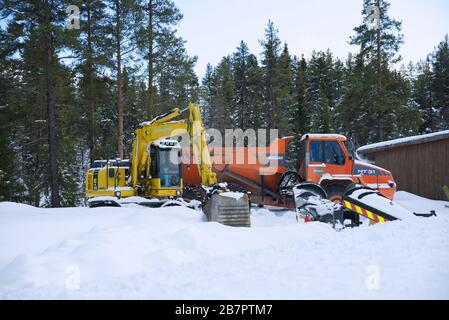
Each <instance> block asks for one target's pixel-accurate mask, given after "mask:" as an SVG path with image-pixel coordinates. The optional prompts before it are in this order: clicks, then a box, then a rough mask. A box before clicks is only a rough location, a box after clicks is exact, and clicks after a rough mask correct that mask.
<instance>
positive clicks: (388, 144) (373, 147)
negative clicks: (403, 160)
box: [357, 130, 449, 154]
mask: <svg viewBox="0 0 449 320" xmlns="http://www.w3.org/2000/svg"><path fill="white" fill-rule="evenodd" d="M446 138H449V130H446V131H440V132H435V133H430V134H424V135H419V136H412V137H406V138H400V139H395V140H389V141H384V142H379V143H374V144H369V145H366V146H363V147H360V148H359V149H357V153H361V154H364V153H372V152H377V151H383V150H388V149H392V148H395V147H399V146H405V145H413V144H420V143H425V142H430V141H437V140H441V139H446Z"/></svg>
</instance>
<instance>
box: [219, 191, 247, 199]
mask: <svg viewBox="0 0 449 320" xmlns="http://www.w3.org/2000/svg"><path fill="white" fill-rule="evenodd" d="M220 195H221V196H223V197H226V198H233V199H236V200H240V199H241V198H242V197H243V196H244V195H245V194H244V193H241V192H222V193H220Z"/></svg>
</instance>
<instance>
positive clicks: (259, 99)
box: [247, 54, 265, 130]
mask: <svg viewBox="0 0 449 320" xmlns="http://www.w3.org/2000/svg"><path fill="white" fill-rule="evenodd" d="M247 74H248V76H247V86H248V107H249V108H248V109H249V110H247V112H248V113H249V116H248V126H247V127H248V128H253V129H255V130H256V129H259V128H263V126H264V123H265V122H264V121H265V117H264V115H263V112H262V110H263V94H262V90H263V82H262V69H261V67H260V66H259V62H258V61H257V57H256V56H255V55H254V54H249V55H248V59H247Z"/></svg>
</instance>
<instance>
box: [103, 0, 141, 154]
mask: <svg viewBox="0 0 449 320" xmlns="http://www.w3.org/2000/svg"><path fill="white" fill-rule="evenodd" d="M108 13H109V17H108V20H109V24H110V26H111V27H112V30H111V31H112V39H111V40H112V46H113V48H114V58H113V59H114V69H115V72H116V86H117V90H116V91H117V92H116V94H117V102H116V103H117V155H118V157H119V158H121V159H123V157H124V142H123V139H124V130H123V129H124V128H123V122H124V120H123V116H124V112H125V111H124V108H125V105H124V100H125V98H124V94H123V67H124V66H126V64H127V62H128V60H129V59H130V57H129V56H130V54H131V53H132V52H133V51H134V50H135V48H136V43H137V35H136V31H137V30H138V27H139V25H140V24H141V23H142V19H143V15H142V14H141V10H140V7H139V3H138V1H137V0H109V1H108Z"/></svg>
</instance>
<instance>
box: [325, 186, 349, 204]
mask: <svg viewBox="0 0 449 320" xmlns="http://www.w3.org/2000/svg"><path fill="white" fill-rule="evenodd" d="M346 189H347V186H345V185H342V184H331V185H329V186H327V187H326V191H327V195H328V199H329V200H330V201H332V202H341V200H342V199H343V195H344V194H345V191H346Z"/></svg>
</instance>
